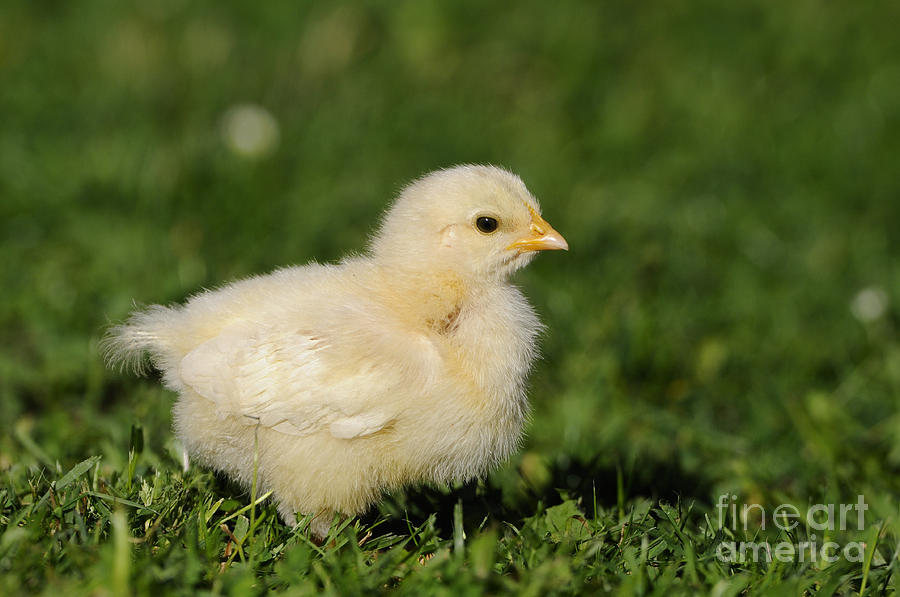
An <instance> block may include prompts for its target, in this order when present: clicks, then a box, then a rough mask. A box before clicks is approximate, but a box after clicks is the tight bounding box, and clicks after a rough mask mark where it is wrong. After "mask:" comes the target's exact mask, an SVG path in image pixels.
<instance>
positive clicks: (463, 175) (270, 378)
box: [107, 166, 566, 536]
mask: <svg viewBox="0 0 900 597" xmlns="http://www.w3.org/2000/svg"><path fill="white" fill-rule="evenodd" d="M484 214H487V215H484ZM485 217H487V218H491V219H494V220H495V221H499V222H500V224H498V226H497V227H496V228H497V229H496V230H492V231H490V232H484V231H483V230H481V229H479V228H478V226H479V220H478V219H479V218H482V219H483V218H485ZM480 223H481V224H483V223H484V222H483V220H482V221H481V222H480ZM486 227H487V228H490V226H486ZM504 227H505V228H504ZM473 230H474V234H473ZM504 234H505V235H506V236H503V235H504ZM508 241H512V242H508ZM515 243H519V245H518V246H512V245H515ZM528 243H531V245H529V244H528ZM542 243H543V244H542ZM479 245H480V246H479ZM506 245H510V246H506ZM543 248H566V247H565V241H564V240H562V237H561V236H559V235H558V233H556V232H555V231H553V229H552V228H550V227H549V225H547V224H546V222H544V221H543V220H542V219H541V218H540V216H539V215H537V204H536V202H535V201H534V199H533V198H531V196H530V195H529V194H528V193H527V191H526V190H525V187H524V185H522V184H521V181H519V179H518V178H517V177H515V176H513V175H511V174H509V173H507V172H505V171H503V170H499V169H496V168H492V167H475V166H464V167H457V168H454V169H450V170H445V171H440V172H437V173H433V174H431V175H429V176H427V177H425V178H423V179H421V180H419V181H417V182H416V183H413V184H412V185H411V186H410V187H407V189H406V190H405V191H404V193H403V194H401V196H400V198H399V199H398V201H397V202H396V203H395V205H394V207H393V208H392V209H391V210H390V211H389V212H388V213H387V214H386V216H385V219H384V222H383V223H382V227H381V230H380V232H379V233H378V235H377V236H376V237H375V239H374V240H373V243H372V250H371V252H370V253H369V254H368V255H366V256H363V257H357V258H351V259H347V260H345V261H343V262H341V263H340V264H338V265H318V264H312V265H306V266H301V267H292V268H287V269H282V270H278V271H276V272H274V273H272V274H270V275H267V276H260V277H254V278H250V279H247V280H243V281H240V282H236V283H233V284H230V285H228V286H225V287H223V288H221V289H219V290H215V291H210V292H205V293H202V294H200V295H197V296H195V297H193V298H192V299H191V300H189V301H188V302H187V303H186V304H185V305H184V306H179V307H161V306H154V307H151V308H149V309H147V310H145V311H141V312H138V313H136V314H134V315H133V316H132V317H131V319H130V320H129V321H128V322H127V323H125V324H124V325H122V326H119V327H117V328H114V329H113V330H112V331H111V333H110V336H109V337H108V341H107V351H108V354H109V355H110V356H111V358H112V360H119V361H128V360H129V359H132V360H133V359H138V358H140V355H141V354H143V353H144V352H149V353H150V355H151V359H152V361H153V364H154V365H155V366H156V367H157V368H159V369H160V370H161V371H162V373H163V380H164V383H165V385H166V386H167V387H168V388H170V389H171V390H173V391H175V392H177V393H178V395H179V399H178V401H177V403H176V405H175V407H174V421H175V430H176V434H177V436H178V437H179V439H180V440H181V442H182V443H183V445H184V447H185V449H186V451H187V453H188V454H190V455H191V457H192V458H194V459H195V460H197V461H199V462H200V463H202V464H204V465H206V466H208V467H211V468H214V469H217V470H220V471H222V472H224V473H226V474H228V475H229V476H231V477H233V478H236V479H238V480H240V481H241V482H242V483H244V484H246V485H248V486H249V485H250V483H251V482H252V478H253V474H254V459H255V454H257V455H258V469H257V474H258V482H259V485H260V487H261V488H262V489H263V490H272V491H273V496H274V498H275V499H276V500H277V502H278V505H279V513H280V514H281V515H282V517H283V518H284V519H285V520H286V521H290V522H293V521H294V520H295V515H296V513H301V514H311V515H314V516H315V518H314V520H313V532H314V534H316V535H317V536H323V535H324V534H326V533H327V529H328V525H329V524H330V522H331V517H332V515H333V513H334V512H339V513H342V514H345V515H354V514H357V513H359V512H362V511H364V510H365V509H366V508H367V507H368V506H369V505H370V504H371V503H372V502H373V501H374V500H375V499H377V497H378V496H379V494H380V493H381V492H382V491H384V490H389V489H393V488H397V487H401V486H403V485H405V484H408V483H412V482H418V481H435V482H447V481H451V480H458V479H469V478H472V477H475V476H479V475H483V474H484V473H486V472H487V471H488V470H490V469H491V468H492V467H493V466H496V465H497V464H498V463H500V462H502V461H503V460H504V459H505V458H506V457H507V456H509V454H510V453H511V452H512V451H513V450H514V449H515V447H516V445H517V443H518V441H519V438H520V436H521V432H522V426H523V423H524V420H525V416H526V412H527V403H526V398H525V391H524V383H525V378H526V375H527V372H528V369H529V367H530V364H531V362H532V360H533V359H534V356H535V337H536V334H537V333H538V331H539V329H540V324H539V322H538V320H537V318H536V316H535V314H534V312H533V310H532V309H531V307H530V306H529V305H528V303H527V301H526V300H525V298H524V296H523V295H522V294H521V292H519V290H518V289H516V288H515V287H513V286H511V285H510V284H509V283H508V282H507V281H506V278H507V277H508V275H509V273H511V272H512V271H514V270H515V269H516V268H518V267H521V266H522V265H524V264H525V263H526V262H527V261H528V260H529V259H530V257H531V255H533V251H535V250H540V249H543ZM257 450H258V452H257Z"/></svg>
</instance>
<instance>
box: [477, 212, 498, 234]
mask: <svg viewBox="0 0 900 597" xmlns="http://www.w3.org/2000/svg"><path fill="white" fill-rule="evenodd" d="M475 227H476V228H478V229H479V230H481V231H482V232H484V233H485V234H490V233H491V232H493V231H494V230H496V229H497V220H496V219H495V218H489V217H488V216H481V217H480V218H478V219H477V220H475Z"/></svg>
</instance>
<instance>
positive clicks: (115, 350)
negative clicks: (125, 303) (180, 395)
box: [100, 305, 177, 375]
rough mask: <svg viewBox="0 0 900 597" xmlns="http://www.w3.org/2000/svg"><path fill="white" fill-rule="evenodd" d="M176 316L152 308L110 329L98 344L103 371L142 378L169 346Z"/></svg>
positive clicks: (163, 355) (161, 307) (166, 308)
mask: <svg viewBox="0 0 900 597" xmlns="http://www.w3.org/2000/svg"><path fill="white" fill-rule="evenodd" d="M176 314H177V311H176V310H175V309H172V308H169V307H164V306H162V305H152V306H150V307H147V308H146V309H144V310H142V311H137V312H135V313H133V314H132V315H131V316H130V317H129V318H128V320H127V321H125V322H124V323H122V324H119V325H116V326H113V327H111V328H110V329H109V331H107V332H106V335H105V336H104V337H103V340H101V342H100V351H101V353H102V354H103V359H104V360H105V361H106V365H107V367H110V368H118V369H119V370H128V371H131V372H133V373H135V374H136V375H143V374H145V373H146V372H147V370H148V369H149V368H150V365H154V366H158V364H159V362H160V361H161V360H163V359H164V358H165V356H166V353H167V352H168V351H167V348H168V347H169V346H170V344H171V337H172V331H173V326H172V324H173V320H174V319H175V316H176Z"/></svg>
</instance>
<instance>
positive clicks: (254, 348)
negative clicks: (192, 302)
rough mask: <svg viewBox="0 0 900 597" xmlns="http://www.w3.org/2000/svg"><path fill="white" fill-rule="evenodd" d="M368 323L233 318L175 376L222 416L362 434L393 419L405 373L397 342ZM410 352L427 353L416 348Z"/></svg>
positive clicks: (297, 431) (281, 427)
mask: <svg viewBox="0 0 900 597" xmlns="http://www.w3.org/2000/svg"><path fill="white" fill-rule="evenodd" d="M369 328H370V329H369V330H368V331H367V332H366V333H359V332H357V333H354V334H351V335H349V337H348V335H347V334H344V333H340V332H337V333H332V334H323V333H312V332H309V331H304V330H302V329H290V327H288V328H283V327H274V326H260V325H258V324H252V325H251V324H249V323H247V322H241V323H237V324H234V325H232V326H230V327H228V328H226V329H225V330H224V331H223V332H222V333H221V334H219V335H218V336H216V337H214V338H212V339H210V340H208V341H206V342H204V343H202V344H200V345H199V346H197V347H196V348H195V349H194V350H192V351H191V352H190V353H188V354H187V355H186V356H185V357H184V358H183V359H182V361H181V363H180V368H179V374H180V377H181V380H182V381H183V382H184V383H185V384H186V385H187V386H189V387H190V388H191V389H192V390H194V391H195V392H196V393H197V394H199V395H200V396H203V397H204V398H207V399H208V400H210V401H211V402H213V403H214V405H215V408H216V412H217V413H218V415H219V416H221V417H223V418H224V417H227V416H234V417H239V418H241V419H242V420H243V421H244V422H245V423H246V424H248V425H256V424H260V425H263V426H265V427H271V428H272V429H275V430H276V431H279V432H281V433H286V434H290V435H307V434H310V433H314V432H317V431H320V430H323V429H327V430H328V431H329V432H330V433H331V434H332V435H333V436H335V437H339V438H346V439H351V438H356V437H363V436H366V435H370V434H373V433H376V432H378V431H380V430H381V429H383V428H384V427H385V426H386V425H388V424H389V423H390V422H391V421H392V420H393V419H394V417H395V416H396V415H397V411H398V410H399V406H398V403H397V401H396V400H395V397H396V396H397V394H398V393H402V392H403V390H404V388H406V387H407V384H408V383H409V378H410V375H411V372H410V370H409V366H408V365H409V364H408V363H407V364H406V366H398V363H397V361H396V359H395V358H394V357H395V356H397V355H396V352H397V347H398V345H397V344H396V343H394V344H391V339H390V338H388V337H386V334H383V333H378V330H373V329H371V326H369ZM367 336H368V337H367ZM387 347H392V348H388V349H387V350H382V348H387ZM401 348H402V345H401ZM392 353H393V354H392ZM417 355H418V356H417V358H418V359H419V360H420V361H421V360H422V359H423V358H425V359H426V360H427V359H428V358H429V357H428V356H427V355H428V351H422V350H421V348H420V350H419V351H418V353H417ZM422 355H426V356H424V357H423V356H422ZM431 357H432V358H433V357H434V355H431ZM416 376H417V375H416Z"/></svg>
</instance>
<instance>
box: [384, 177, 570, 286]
mask: <svg viewBox="0 0 900 597" xmlns="http://www.w3.org/2000/svg"><path fill="white" fill-rule="evenodd" d="M568 248H569V246H568V244H567V243H566V240H565V239H564V238H563V237H562V235H561V234H560V233H558V232H557V231H556V230H554V229H553V227H552V226H550V224H548V223H547V222H546V221H545V220H544V219H543V218H542V217H541V215H540V205H538V202H537V200H536V199H535V198H534V197H533V196H532V195H531V193H529V192H528V189H527V188H525V184H524V183H523V182H522V180H521V179H520V178H519V177H518V176H516V175H515V174H512V173H510V172H507V171H506V170H503V169H501V168H496V167H494V166H468V165H467V166H457V167H454V168H449V169H446V170H439V171H436V172H432V173H431V174H427V175H426V176H424V177H422V178H420V179H418V180H416V181H414V182H413V183H411V184H410V185H409V186H407V187H406V188H405V189H404V190H403V191H402V192H401V194H400V196H399V197H398V198H397V200H396V202H395V203H394V204H393V206H391V208H390V209H389V210H388V211H387V213H386V214H385V216H384V219H383V221H382V224H381V228H380V229H379V230H378V232H377V233H376V235H375V237H374V239H373V241H372V254H373V256H374V257H375V258H376V259H377V260H378V261H379V262H381V263H384V264H386V265H390V266H394V267H398V268H402V269H406V270H413V271H415V270H423V271H428V272H434V271H436V270H437V271H450V272H453V273H454V274H456V275H458V276H460V277H462V278H464V279H466V280H467V281H469V282H477V281H478V280H496V279H498V278H500V279H503V278H506V277H507V276H509V275H510V274H511V273H512V272H514V271H515V270H517V269H519V268H520V267H523V266H525V265H527V264H528V262H530V261H531V259H533V258H534V256H535V254H536V252H537V251H541V250H550V249H568Z"/></svg>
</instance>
